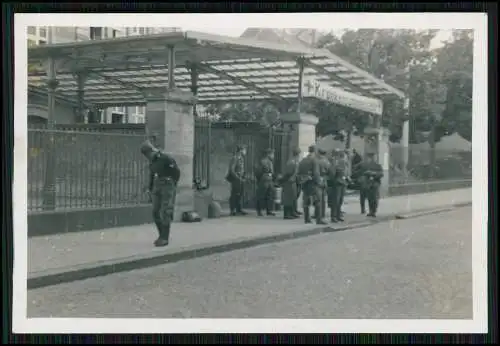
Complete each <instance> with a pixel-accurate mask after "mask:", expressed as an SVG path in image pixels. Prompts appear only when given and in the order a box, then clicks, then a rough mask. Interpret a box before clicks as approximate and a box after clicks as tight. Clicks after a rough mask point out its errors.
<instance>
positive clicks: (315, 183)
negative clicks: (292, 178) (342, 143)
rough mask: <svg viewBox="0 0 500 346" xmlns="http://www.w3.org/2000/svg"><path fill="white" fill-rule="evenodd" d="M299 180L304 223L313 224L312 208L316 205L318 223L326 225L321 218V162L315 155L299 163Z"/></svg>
mask: <svg viewBox="0 0 500 346" xmlns="http://www.w3.org/2000/svg"><path fill="white" fill-rule="evenodd" d="M298 175H299V180H300V183H301V187H302V199H303V201H302V203H303V207H304V221H305V222H306V223H311V216H310V210H309V208H310V206H311V204H313V205H314V216H315V219H316V223H318V224H324V223H325V222H324V221H323V219H322V217H321V185H322V183H323V182H322V181H321V175H320V168H319V160H318V159H317V158H316V155H315V154H314V153H311V152H310V154H309V155H307V156H306V157H305V158H304V159H302V160H301V161H300V163H299V168H298Z"/></svg>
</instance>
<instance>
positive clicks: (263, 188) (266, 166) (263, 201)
mask: <svg viewBox="0 0 500 346" xmlns="http://www.w3.org/2000/svg"><path fill="white" fill-rule="evenodd" d="M256 176H257V201H256V207H257V215H259V216H262V209H263V207H265V208H266V213H267V215H268V216H274V215H276V214H275V213H274V212H273V209H274V194H275V192H274V151H273V150H272V149H267V150H266V151H265V157H264V158H263V159H262V160H261V161H260V164H259V166H258V167H257V169H256Z"/></svg>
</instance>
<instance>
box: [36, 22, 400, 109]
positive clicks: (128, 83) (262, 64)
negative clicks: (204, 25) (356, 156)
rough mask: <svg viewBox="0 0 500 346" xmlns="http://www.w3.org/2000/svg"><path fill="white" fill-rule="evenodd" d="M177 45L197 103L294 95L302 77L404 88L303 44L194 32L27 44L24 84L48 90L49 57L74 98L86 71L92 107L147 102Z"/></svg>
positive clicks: (182, 76)
mask: <svg viewBox="0 0 500 346" xmlns="http://www.w3.org/2000/svg"><path fill="white" fill-rule="evenodd" d="M172 46H174V47H175V62H176V64H175V66H176V68H175V84H176V87H178V88H180V89H184V90H190V88H191V87H192V78H191V76H192V71H191V70H192V68H191V66H196V71H197V74H198V78H197V96H198V103H199V104H204V103H205V104H206V103H215V102H231V101H252V100H264V99H278V100H279V99H282V100H283V99H291V98H294V99H296V98H297V97H298V83H299V67H298V64H297V60H298V59H299V58H304V59H305V60H304V61H305V68H304V76H305V77H310V78H314V79H316V80H318V81H320V82H322V83H326V84H328V85H330V86H332V87H335V88H340V89H343V90H344V91H347V92H351V93H354V94H357V95H364V96H367V97H371V98H377V99H384V98H387V97H399V98H403V97H404V93H403V92H401V91H399V90H397V89H396V88H394V87H392V86H390V85H388V84H386V83H384V82H383V81H381V80H380V79H377V78H376V77H374V76H373V75H371V74H369V73H368V72H366V71H363V70H361V69H359V68H357V67H355V66H353V65H352V64H350V63H348V62H346V61H344V60H342V59H341V58H339V57H338V56H336V55H334V54H332V53H331V52H329V51H328V50H324V49H307V48H303V47H293V46H290V45H281V44H274V43H268V42H261V41H255V40H249V39H242V38H231V37H224V36H217V35H210V34H204V33H199V32H191V31H187V32H173V33H162V34H156V35H149V36H141V37H137V36H135V37H123V38H115V39H110V40H99V41H84V42H74V43H64V44H54V45H44V46H37V47H32V48H29V49H28V61H29V64H30V67H32V66H35V68H34V71H30V73H29V87H30V88H36V89H38V90H45V91H47V86H46V82H47V73H46V72H45V68H44V66H45V64H46V63H47V59H48V57H49V56H50V57H52V58H53V59H54V60H55V64H56V69H57V80H58V81H59V85H58V87H57V94H58V95H60V96H63V97H65V98H68V99H75V100H76V99H77V95H78V85H77V78H76V75H77V74H79V73H80V74H83V75H85V76H86V77H85V80H86V82H85V86H84V100H85V103H86V104H92V105H94V106H97V107H102V108H104V107H111V106H132V105H142V104H145V103H146V101H145V98H144V90H145V89H148V88H163V87H166V86H167V82H168V64H167V57H168V53H167V52H168V49H169V47H172Z"/></svg>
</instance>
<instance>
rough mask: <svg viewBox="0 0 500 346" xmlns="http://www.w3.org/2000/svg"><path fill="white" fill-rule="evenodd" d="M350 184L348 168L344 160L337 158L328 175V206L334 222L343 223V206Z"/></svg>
mask: <svg viewBox="0 0 500 346" xmlns="http://www.w3.org/2000/svg"><path fill="white" fill-rule="evenodd" d="M347 183H348V166H347V164H346V160H345V159H344V158H337V159H336V160H335V162H334V164H332V167H331V169H330V171H329V175H328V206H329V207H330V212H331V214H330V217H331V220H332V221H333V222H335V221H343V218H342V205H343V203H344V195H345V190H346V187H347Z"/></svg>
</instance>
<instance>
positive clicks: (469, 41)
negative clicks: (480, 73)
mask: <svg viewBox="0 0 500 346" xmlns="http://www.w3.org/2000/svg"><path fill="white" fill-rule="evenodd" d="M473 60H474V52H473V32H472V30H454V31H453V34H452V38H451V40H450V41H448V42H446V43H445V45H444V46H443V47H441V48H440V49H439V50H438V52H437V63H436V67H435V70H436V74H437V75H438V76H439V78H440V80H441V84H442V85H443V87H444V89H445V90H446V97H445V101H444V102H443V103H444V110H443V112H442V114H441V126H442V127H443V128H445V129H446V133H447V134H453V133H458V134H459V135H460V136H461V137H462V138H464V139H466V140H468V141H471V139H472V88H473V86H472V75H473V73H472V68H473Z"/></svg>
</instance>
